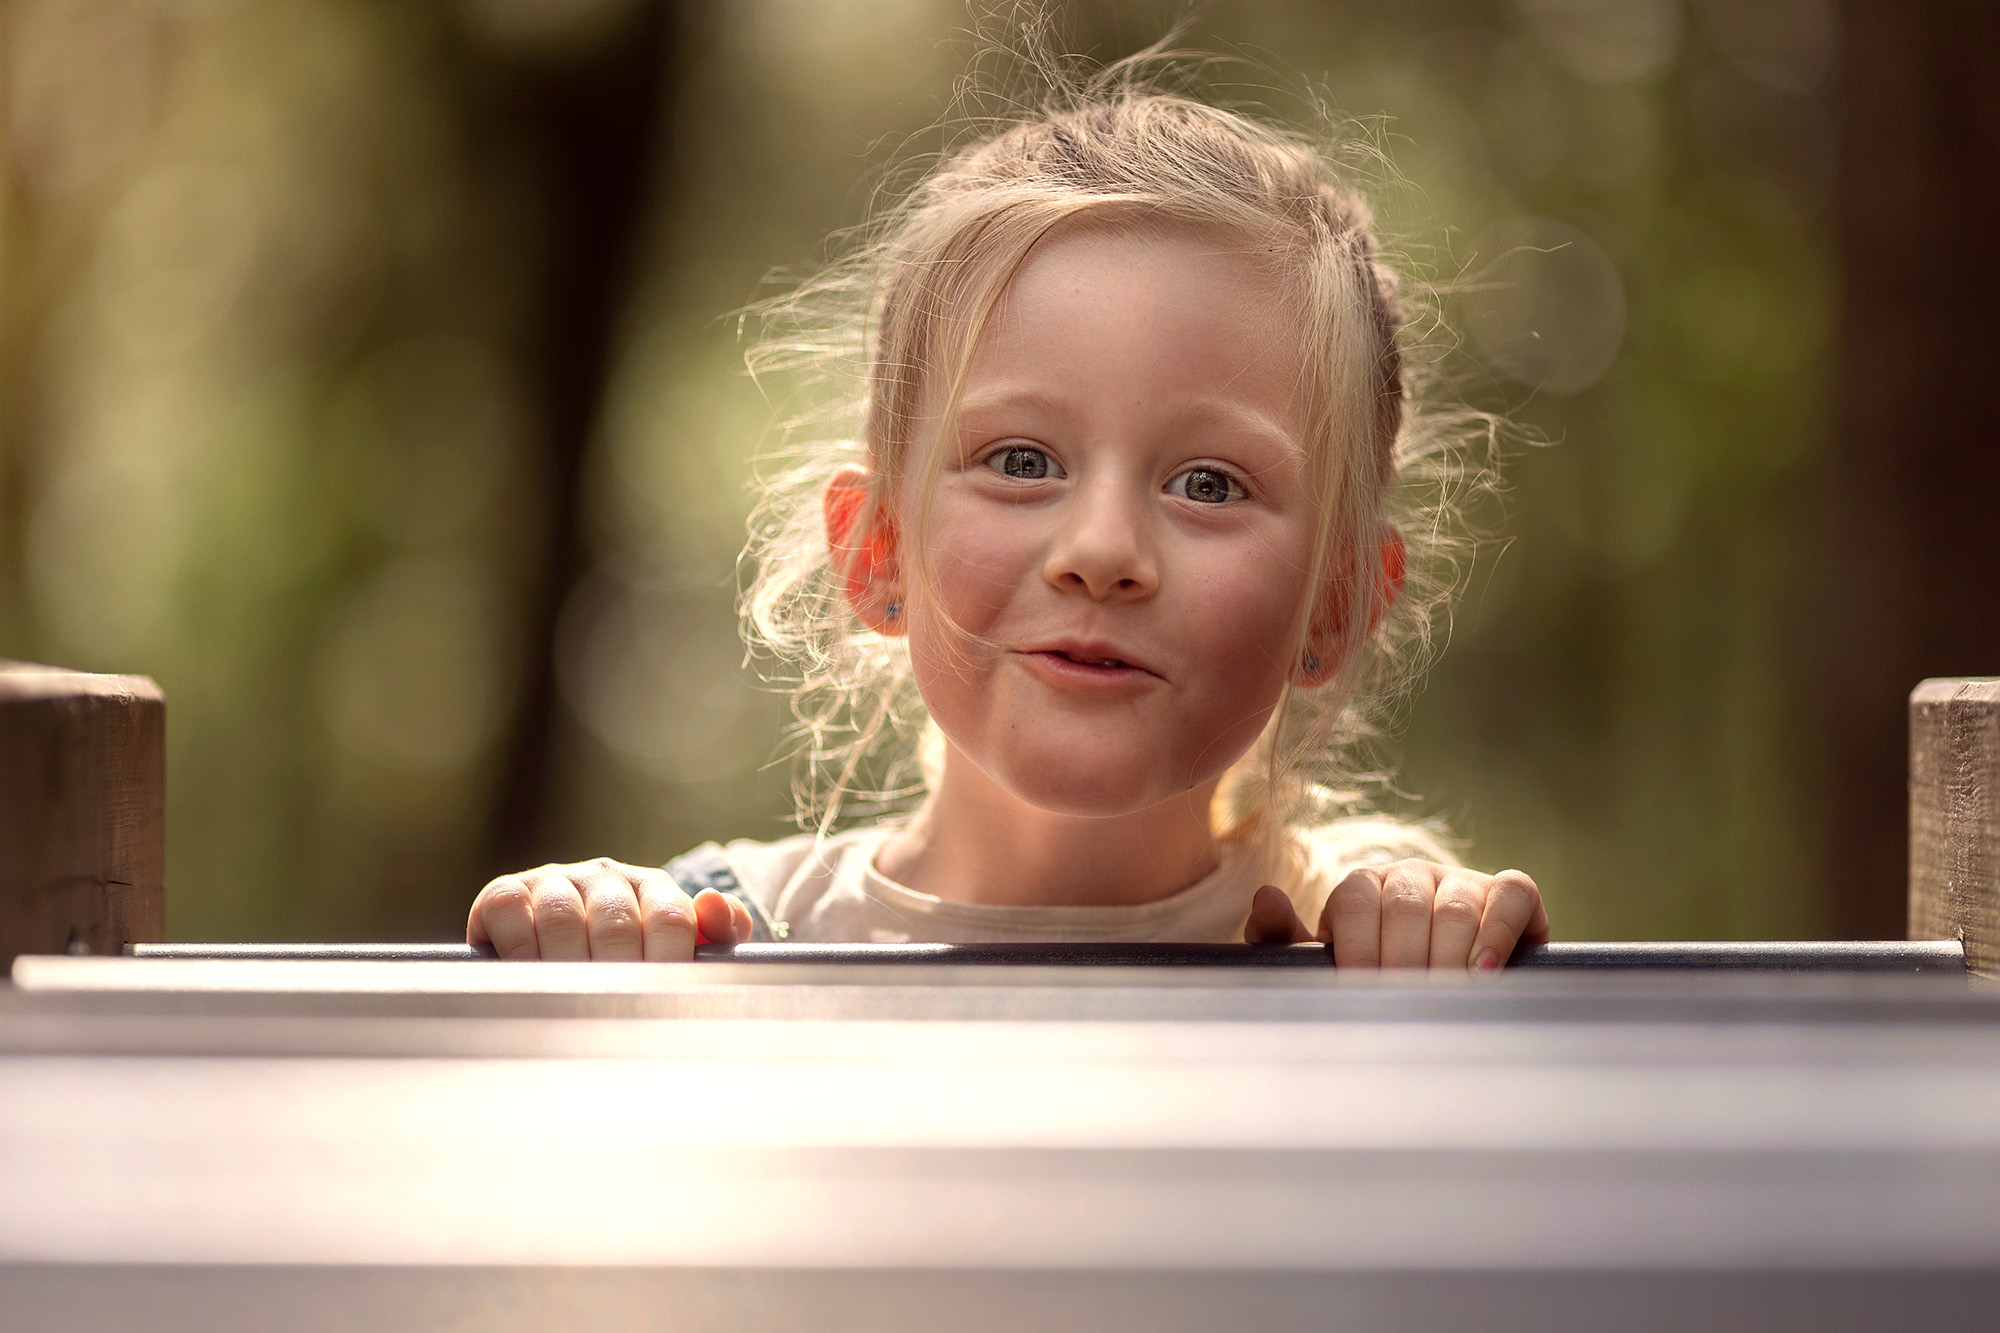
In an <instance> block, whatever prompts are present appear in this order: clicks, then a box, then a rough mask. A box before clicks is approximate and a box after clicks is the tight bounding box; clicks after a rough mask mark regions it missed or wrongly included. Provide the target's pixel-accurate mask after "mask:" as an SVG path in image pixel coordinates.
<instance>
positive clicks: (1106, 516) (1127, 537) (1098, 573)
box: [1042, 476, 1160, 602]
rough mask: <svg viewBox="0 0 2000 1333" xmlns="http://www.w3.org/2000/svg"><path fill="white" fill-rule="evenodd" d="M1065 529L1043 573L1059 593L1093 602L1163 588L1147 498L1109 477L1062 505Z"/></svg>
mask: <svg viewBox="0 0 2000 1333" xmlns="http://www.w3.org/2000/svg"><path fill="white" fill-rule="evenodd" d="M1063 511H1064V512H1063V514H1062V516H1061V526H1060V528H1059V529H1058V530H1057V533H1056V538H1055V541H1054V542H1053V543H1052V544H1051V545H1050V547H1049V554H1048V559H1047V561H1046V563H1045V564H1044V565H1043V567H1042V575H1043V577H1044V578H1046V579H1047V580H1048V581H1049V583H1050V584H1051V585H1052V586H1053V587H1055V588H1056V589H1057V590H1058V591H1060V592H1082V593H1084V594H1086V595H1088V596H1089V597H1090V598H1091V600H1092V601H1098V602H1104V601H1137V600H1139V599H1140V598H1143V597H1150V596H1151V595H1152V594H1153V593H1154V591H1156V590H1157V589H1158V587H1159V584H1160V570H1159V561H1158V559H1157V558H1156V556H1155V553H1154V550H1153V544H1152V537H1151V532H1150V530H1149V524H1148V522H1147V516H1146V512H1145V497H1143V496H1141V495H1139V494H1138V493H1137V491H1136V489H1135V488H1133V487H1132V486H1131V485H1130V484H1129V483H1126V484H1122V485H1121V484H1120V483H1119V482H1118V481H1117V480H1116V479H1115V478H1112V477H1109V476H1107V477H1104V478H1102V479H1101V480H1099V481H1097V482H1095V483H1094V484H1089V485H1085V486H1081V487H1078V488H1077V490H1076V491H1075V492H1074V493H1072V495H1071V496H1070V498H1069V502H1068V503H1066V504H1065V505H1063Z"/></svg>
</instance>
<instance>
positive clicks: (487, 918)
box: [465, 875, 539, 958]
mask: <svg viewBox="0 0 2000 1333" xmlns="http://www.w3.org/2000/svg"><path fill="white" fill-rule="evenodd" d="M465 942H466V943H467V944H470V945H471V946H472V947H473V948H475V949H491V950H492V951H493V952H494V954H495V955H496V956H498V957H500V958H534V957H537V956H538V955H539V950H538V949H537V948H536V947H535V907H534V902H533V899H532V898H531V897H530V896H529V893H528V885H527V882H526V881H525V880H523V879H522V878H521V877H520V876H519V875H502V876H501V877H500V878H499V879H496V880H494V881H493V882H492V883H490V884H488V885H487V886H486V887H485V888H483V889H481V890H480V891H479V896H478V897H477V898H474V899H473V900H472V911H471V913H470V914H469V915H468V916H467V917H466V919H465Z"/></svg>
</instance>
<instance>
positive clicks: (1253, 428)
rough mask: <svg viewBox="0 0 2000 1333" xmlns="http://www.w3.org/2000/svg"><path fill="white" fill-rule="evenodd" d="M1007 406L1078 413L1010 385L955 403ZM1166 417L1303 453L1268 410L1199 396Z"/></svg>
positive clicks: (1069, 416) (962, 412)
mask: <svg viewBox="0 0 2000 1333" xmlns="http://www.w3.org/2000/svg"><path fill="white" fill-rule="evenodd" d="M1008 410H1017V411H1027V412H1031V413H1039V414H1040V415H1043V416H1046V417H1049V418H1053V419H1055V420H1057V421H1068V420H1073V419H1074V418H1075V417H1076V416H1077V413H1076V411H1075V409H1074V407H1073V406H1072V405H1071V404H1070V403H1068V402H1067V401H1065V400H1064V399H1063V398H1061V397H1059V396H1057V395H1053V394H1049V393H1045V392H1043V391H1042V390H1040V389H1033V388H1025V387H1024V388H1009V387H1006V386H1004V385H1003V386H1000V387H998V388H993V389H986V390H980V391H977V392H974V393H970V394H967V395H966V396H965V397H964V398H962V399H960V400H959V404H958V412H959V417H960V419H961V420H962V419H963V418H965V417H967V416H971V415H973V414H975V413H980V412H1003V411H1008ZM1168 419H1169V420H1170V421H1171V422H1173V423H1174V424H1182V423H1185V424H1188V425H1193V426H1202V425H1215V426H1220V427H1221V428H1222V429H1223V430H1225V431H1227V432H1230V433H1232V434H1237V435H1249V436H1254V437H1258V438H1260V439H1262V440H1264V441H1265V442H1266V443H1268V444H1272V445H1275V446H1277V447H1279V448H1281V449H1283V450H1284V451H1286V452H1287V453H1291V454H1296V455H1300V456H1303V455H1304V453H1305V445H1304V442H1303V441H1301V440H1299V439H1298V438H1297V437H1296V436H1295V435H1294V434H1293V433H1292V432H1291V431H1290V430H1288V429H1286V428H1285V426H1284V425H1283V424H1281V423H1280V422H1278V421H1277V420H1275V419H1274V418H1272V417H1271V416H1270V415H1269V414H1267V413H1264V412H1259V411H1256V410H1254V409H1251V408H1246V407H1243V406H1242V405H1240V404H1237V403H1232V402H1229V401H1227V400H1225V399H1220V398H1211V397H1200V398H1193V399H1190V400H1187V401H1185V402H1181V403H1177V404H1175V405H1174V407H1173V408H1172V410H1171V412H1170V414H1169V417H1168Z"/></svg>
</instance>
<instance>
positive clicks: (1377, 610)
mask: <svg viewBox="0 0 2000 1333" xmlns="http://www.w3.org/2000/svg"><path fill="white" fill-rule="evenodd" d="M1376 541H1377V545H1376V547H1375V559H1374V566H1375V568H1374V575H1375V577H1374V578H1373V579H1372V580H1371V583H1372V585H1373V586H1372V587H1371V588H1370V589H1369V598H1368V632H1367V634H1364V635H1362V636H1361V637H1362V638H1364V639H1365V638H1367V637H1368V636H1369V635H1372V634H1374V633H1375V631H1376V630H1378V629H1380V628H1381V627H1382V622H1383V621H1384V620H1386V619H1387V618H1388V615H1389V612H1390V611H1392V610H1394V609H1395V606H1396V602H1397V601H1398V600H1399V599H1400V598H1401V597H1402V595H1403V581H1404V579H1405V578H1406V577H1407V576H1408V575H1409V572H1410V550H1409V545H1408V543H1406V542H1405V541H1404V540H1403V530H1402V529H1401V528H1399V527H1397V526H1396V525H1395V524H1394V523H1383V524H1381V525H1380V526H1379V527H1378V528H1377V529H1376ZM1359 582H1360V580H1359V579H1352V580H1350V579H1344V578H1333V579H1329V580H1328V581H1327V590H1326V600H1325V603H1324V604H1323V605H1322V606H1321V607H1320V611H1319V615H1317V616H1315V617H1314V618H1313V623H1312V628H1311V629H1310V630H1308V631H1307V632H1306V642H1305V648H1304V650H1303V651H1301V652H1300V654H1299V660H1298V661H1297V662H1294V663H1293V664H1292V675H1291V679H1292V684H1294V685H1297V686H1298V687H1299V688H1301V689H1308V690H1309V689H1314V688H1316V687H1318V686H1320V685H1324V684H1326V682H1328V681H1329V680H1332V679H1333V678H1334V677H1335V676H1337V675H1339V674H1340V668H1341V667H1342V666H1343V665H1345V662H1344V661H1343V659H1342V657H1341V653H1342V651H1343V645H1345V644H1346V643H1347V641H1348V640H1347V624H1348V617H1349V616H1350V615H1352V614H1353V613H1354V612H1353V604H1354V602H1355V600H1357V599H1356V598H1355V597H1354V592H1355V591H1357V589H1356V588H1355V587H1354V585H1355V584H1357V583H1359ZM1307 662H1312V663H1314V665H1313V667H1312V669H1310V670H1308V669H1307V667H1306V663H1307Z"/></svg>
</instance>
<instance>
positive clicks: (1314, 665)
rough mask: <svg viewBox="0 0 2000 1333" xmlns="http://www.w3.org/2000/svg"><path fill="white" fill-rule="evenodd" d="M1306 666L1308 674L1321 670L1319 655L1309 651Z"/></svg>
mask: <svg viewBox="0 0 2000 1333" xmlns="http://www.w3.org/2000/svg"><path fill="white" fill-rule="evenodd" d="M1305 667H1306V674H1307V675H1308V676H1310V675H1312V674H1313V673H1314V672H1316V671H1318V670H1319V659H1318V658H1317V657H1314V656H1313V655H1312V654H1311V653H1307V654H1306V661H1305Z"/></svg>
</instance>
